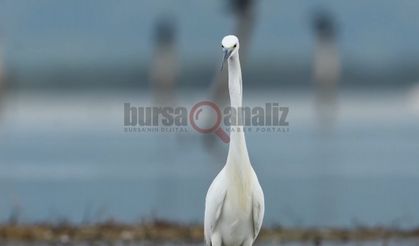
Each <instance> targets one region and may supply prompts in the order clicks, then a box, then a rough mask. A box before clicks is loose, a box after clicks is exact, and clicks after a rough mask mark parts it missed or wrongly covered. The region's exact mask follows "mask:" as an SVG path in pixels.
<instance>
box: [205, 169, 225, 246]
mask: <svg viewBox="0 0 419 246" xmlns="http://www.w3.org/2000/svg"><path fill="white" fill-rule="evenodd" d="M222 177H223V172H222V171H221V172H220V173H219V174H218V175H217V177H215V179H214V181H213V182H212V184H211V186H210V188H209V189H208V193H207V197H206V199H205V223H204V234H205V242H206V244H207V245H208V246H209V245H211V235H212V233H213V231H214V230H215V227H216V226H217V223H218V220H219V219H220V217H221V213H222V211H223V205H224V201H225V198H226V195H227V189H226V186H225V185H224V182H223V178H222Z"/></svg>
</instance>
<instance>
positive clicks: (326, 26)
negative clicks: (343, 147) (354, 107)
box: [313, 10, 341, 130]
mask: <svg viewBox="0 0 419 246" xmlns="http://www.w3.org/2000/svg"><path fill="white" fill-rule="evenodd" d="M313 28H314V33H315V45H314V59H313V80H314V82H315V90H316V99H315V100H316V103H315V105H316V108H317V116H318V118H319V123H320V125H321V126H322V128H323V129H326V130H329V129H330V128H333V126H334V124H335V120H336V114H337V87H338V82H339V79H340V74H341V64H340V55H339V50H338V47H337V42H336V32H337V30H336V23H335V21H334V19H333V16H332V15H331V14H329V13H328V12H327V11H324V10H322V11H317V12H316V13H315V15H314V19H313Z"/></svg>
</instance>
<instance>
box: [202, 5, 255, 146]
mask: <svg viewBox="0 0 419 246" xmlns="http://www.w3.org/2000/svg"><path fill="white" fill-rule="evenodd" d="M228 3H229V6H230V9H231V11H232V12H233V14H234V17H235V21H236V26H235V30H234V31H233V32H232V33H234V34H235V35H236V36H237V37H238V38H239V39H240V51H241V52H240V59H241V61H242V63H246V60H247V53H248V50H249V46H250V42H251V39H252V35H253V29H254V26H255V22H256V21H255V20H256V14H255V13H256V8H255V4H256V1H255V0H228ZM210 97H211V100H212V101H214V102H215V103H216V104H217V105H218V106H219V107H220V108H221V109H222V108H224V106H226V105H227V103H228V83H227V70H226V69H225V70H223V71H221V70H220V68H219V67H218V69H217V72H216V74H215V78H214V80H213V81H212V83H211V88H210ZM204 136H205V137H206V140H208V141H207V143H208V144H211V145H212V144H213V143H214V142H216V141H215V140H217V139H216V137H214V136H213V135H204Z"/></svg>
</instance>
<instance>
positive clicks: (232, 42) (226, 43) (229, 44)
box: [221, 35, 240, 70]
mask: <svg viewBox="0 0 419 246" xmlns="http://www.w3.org/2000/svg"><path fill="white" fill-rule="evenodd" d="M239 47H240V44H239V39H238V38H237V37H236V36H234V35H227V36H225V37H224V38H223V40H222V41H221V48H223V52H224V58H223V63H222V66H221V70H223V66H224V63H225V62H226V61H227V60H228V59H229V58H230V57H231V56H233V55H234V54H235V53H237V52H239Z"/></svg>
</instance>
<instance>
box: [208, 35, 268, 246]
mask: <svg viewBox="0 0 419 246" xmlns="http://www.w3.org/2000/svg"><path fill="white" fill-rule="evenodd" d="M222 44H223V48H224V51H225V52H226V55H225V60H228V77H229V91H230V101H231V106H232V107H233V108H238V107H241V106H242V79H241V68H240V61H239V54H238V39H237V38H236V37H235V36H226V37H225V38H224V39H223V42H222ZM239 117H240V116H239ZM230 139H231V140H230V147H229V152H228V157H227V162H226V164H225V166H224V168H223V169H222V170H221V171H220V173H219V174H218V175H217V177H216V178H215V179H214V181H213V182H212V184H211V186H210V188H209V190H208V193H207V197H206V202H205V240H206V243H207V245H208V246H221V245H224V246H241V245H243V246H250V245H252V244H253V242H254V240H255V239H256V237H257V235H258V234H259V231H260V228H261V226H262V220H263V215H264V196H263V191H262V188H261V186H260V184H259V181H258V178H257V176H256V173H255V172H254V170H253V168H252V165H251V163H250V159H249V155H248V152H247V147H246V140H245V136H244V132H243V127H242V126H237V129H235V131H232V132H231V135H230Z"/></svg>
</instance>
